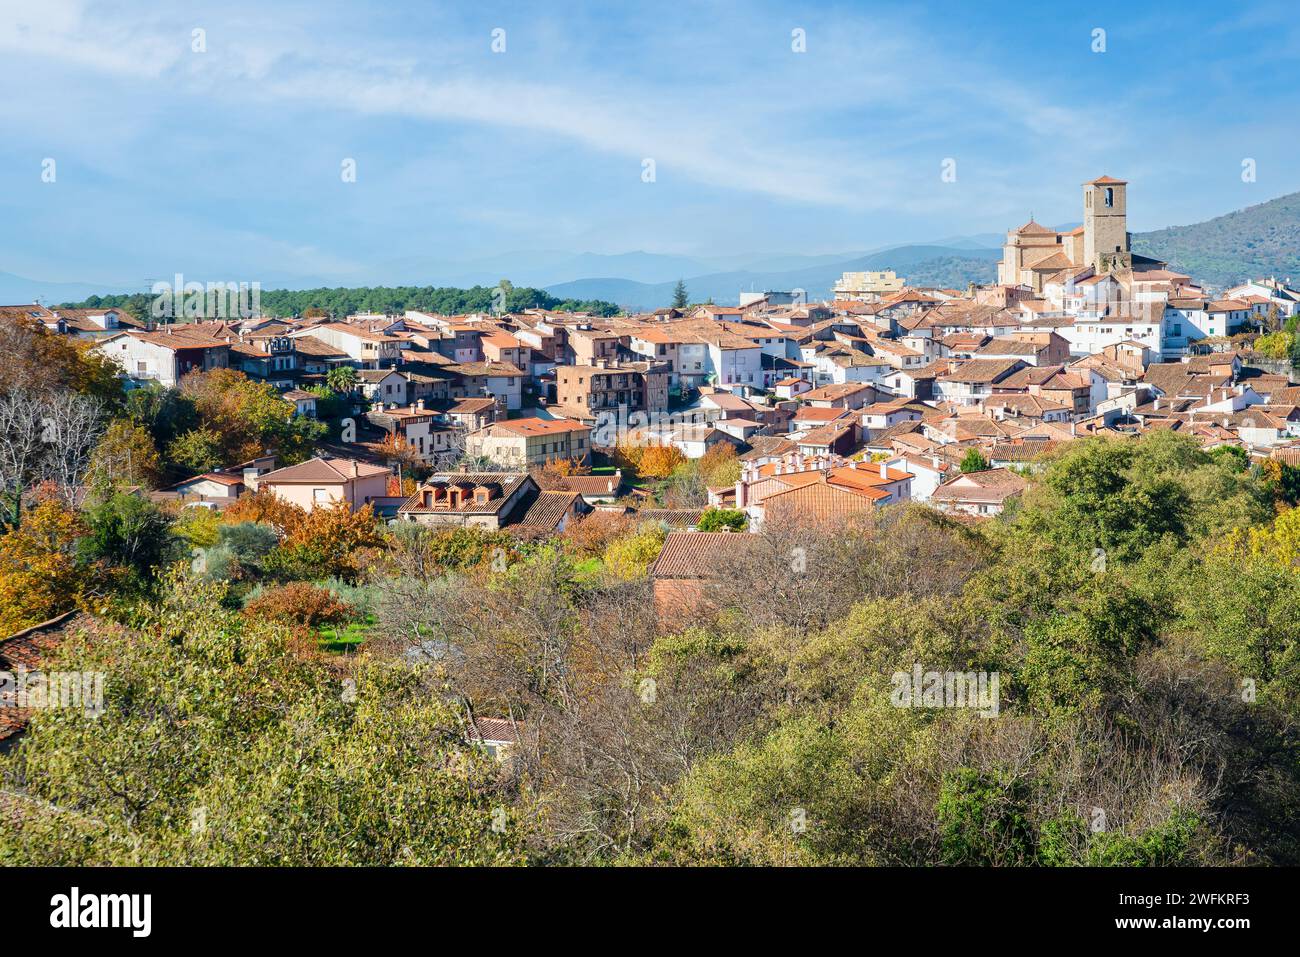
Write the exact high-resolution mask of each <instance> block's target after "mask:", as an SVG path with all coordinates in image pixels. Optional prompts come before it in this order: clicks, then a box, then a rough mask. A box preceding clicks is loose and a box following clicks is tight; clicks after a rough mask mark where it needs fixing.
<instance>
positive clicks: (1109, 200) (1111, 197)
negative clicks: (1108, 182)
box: [1106, 186, 1115, 207]
mask: <svg viewBox="0 0 1300 957" xmlns="http://www.w3.org/2000/svg"><path fill="white" fill-rule="evenodd" d="M1106 205H1107V206H1108V207H1109V206H1114V205H1115V190H1114V189H1112V188H1111V187H1109V186H1107V187H1106Z"/></svg>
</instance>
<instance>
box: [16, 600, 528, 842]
mask: <svg viewBox="0 0 1300 957" xmlns="http://www.w3.org/2000/svg"><path fill="white" fill-rule="evenodd" d="M223 591H224V586H220V585H204V584H201V583H198V582H195V581H191V580H186V579H178V578H176V577H174V576H173V577H171V578H170V579H169V582H168V587H167V588H166V590H165V591H164V595H163V600H162V602H161V603H160V604H159V605H158V606H157V608H156V609H155V610H154V611H153V612H152V613H150V614H148V615H146V616H145V617H144V618H143V619H142V620H141V622H140V626H139V630H135V631H130V630H127V629H124V628H103V629H101V630H100V631H99V632H98V633H96V634H95V636H94V639H93V640H88V639H87V638H86V637H83V636H75V637H74V638H73V639H72V640H70V641H69V642H68V643H67V644H66V646H65V651H64V657H63V659H62V661H61V667H62V668H65V669H68V670H81V671H89V672H102V673H104V674H106V676H107V680H106V684H105V692H104V704H103V709H102V712H101V713H100V714H99V716H98V717H97V718H95V719H94V720H90V719H88V718H87V716H86V715H85V714H83V713H82V712H81V711H80V710H79V709H71V708H52V709H45V710H43V711H42V712H40V713H38V714H36V715H35V716H34V719H33V721H32V724H31V729H30V733H29V735H28V736H27V737H26V738H25V739H24V741H23V745H22V747H21V748H20V749H19V750H18V751H17V752H16V754H14V755H12V756H9V757H8V758H2V759H0V763H2V764H3V768H0V770H3V771H4V773H5V775H6V777H7V778H8V779H9V780H10V781H11V782H13V783H14V784H16V785H17V786H18V788H20V789H21V791H22V792H23V793H24V794H26V795H29V796H30V798H31V801H32V805H33V806H34V807H35V808H37V809H38V811H36V812H34V813H32V814H29V815H11V814H8V813H6V814H3V815H0V863H4V864H22V863H26V864H59V865H87V864H134V865H140V864H149V865H162V864H167V865H234V864H239V865H244V866H247V865H270V864H275V865H281V866H309V865H348V864H355V865H396V864H428V865H465V864H493V865H500V864H511V863H520V862H523V861H524V859H525V858H524V854H523V851H522V849H521V848H522V842H523V837H524V835H523V832H522V825H521V823H520V821H519V820H518V819H517V817H516V815H515V813H514V812H513V810H507V807H506V805H507V802H506V795H505V794H504V793H502V792H501V790H500V785H499V783H498V768H497V767H496V766H495V764H494V762H492V760H491V759H490V758H488V757H487V756H486V754H484V753H483V752H480V751H479V750H478V749H477V748H475V747H473V746H471V745H468V744H466V743H465V732H464V727H465V725H464V717H465V716H464V715H463V713H461V712H460V711H458V709H457V708H456V707H455V706H453V705H451V704H449V703H448V702H447V700H446V698H445V696H444V695H442V694H440V693H439V691H438V687H437V685H436V683H435V682H433V681H432V680H431V676H429V675H428V674H427V673H426V672H425V671H424V670H422V669H420V668H414V669H413V668H411V667H409V666H405V665H401V664H397V663H392V664H384V663H380V662H376V661H373V660H370V659H368V658H365V657H362V658H361V659H359V660H358V661H356V662H355V663H352V662H347V663H342V664H344V665H345V670H344V673H343V674H342V675H340V674H339V668H338V667H337V666H336V664H335V663H331V662H327V661H326V660H324V659H323V658H322V657H320V656H314V655H304V654H303V653H302V650H301V648H300V647H299V645H298V644H297V643H296V642H295V640H294V639H293V638H292V636H291V633H290V630H289V629H288V628H286V627H284V626H280V625H276V624H273V623H269V622H265V621H260V620H249V619H246V618H244V617H243V616H241V615H239V614H238V613H235V612H232V611H229V610H227V609H226V608H225V607H223V603H222V594H223Z"/></svg>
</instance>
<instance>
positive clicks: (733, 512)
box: [698, 508, 749, 532]
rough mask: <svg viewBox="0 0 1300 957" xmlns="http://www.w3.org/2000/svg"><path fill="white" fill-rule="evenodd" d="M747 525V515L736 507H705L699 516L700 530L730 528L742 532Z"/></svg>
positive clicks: (708, 530) (709, 530)
mask: <svg viewBox="0 0 1300 957" xmlns="http://www.w3.org/2000/svg"><path fill="white" fill-rule="evenodd" d="M748 525H749V516H747V515H746V514H745V513H744V512H743V511H741V510H740V509H738V508H706V509H705V510H704V513H703V514H702V515H701V516H700V524H699V526H698V528H699V530H700V531H701V532H721V531H726V530H728V529H730V530H731V531H733V532H743V531H744V530H745V528H746V527H747V526H748Z"/></svg>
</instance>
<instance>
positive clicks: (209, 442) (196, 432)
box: [167, 426, 224, 474]
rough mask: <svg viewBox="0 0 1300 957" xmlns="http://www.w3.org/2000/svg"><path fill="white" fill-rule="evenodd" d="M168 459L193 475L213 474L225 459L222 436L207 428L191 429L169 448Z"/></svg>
mask: <svg viewBox="0 0 1300 957" xmlns="http://www.w3.org/2000/svg"><path fill="white" fill-rule="evenodd" d="M167 458H168V459H170V460H171V461H173V462H175V463H176V464H177V465H180V466H182V467H183V468H186V469H188V470H189V471H191V472H193V473H200V474H201V473H203V472H211V471H212V470H213V469H214V468H216V467H217V466H219V465H221V464H222V460H223V458H224V455H223V454H222V451H221V436H219V435H218V434H217V433H216V432H214V431H213V430H212V429H209V428H207V427H205V426H200V427H199V428H197V429H190V430H189V431H188V432H185V433H184V434H182V435H179V436H177V438H176V441H174V442H172V444H171V445H169V446H168V447H167Z"/></svg>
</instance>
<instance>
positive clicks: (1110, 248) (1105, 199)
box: [1082, 176, 1133, 273]
mask: <svg viewBox="0 0 1300 957" xmlns="http://www.w3.org/2000/svg"><path fill="white" fill-rule="evenodd" d="M1127 186H1128V183H1126V182H1124V180H1122V179H1113V178H1112V177H1110V176H1102V177H1100V178H1098V179H1094V180H1093V181H1092V182H1091V183H1084V184H1083V263H1082V265H1086V266H1092V267H1093V268H1094V269H1096V270H1097V272H1098V273H1104V272H1109V271H1110V270H1111V269H1117V268H1124V267H1127V266H1131V265H1132V264H1133V259H1132V256H1131V254H1130V253H1129V248H1128V213H1127V209H1128V207H1127V206H1126V204H1125V198H1124V190H1125V187H1127Z"/></svg>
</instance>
